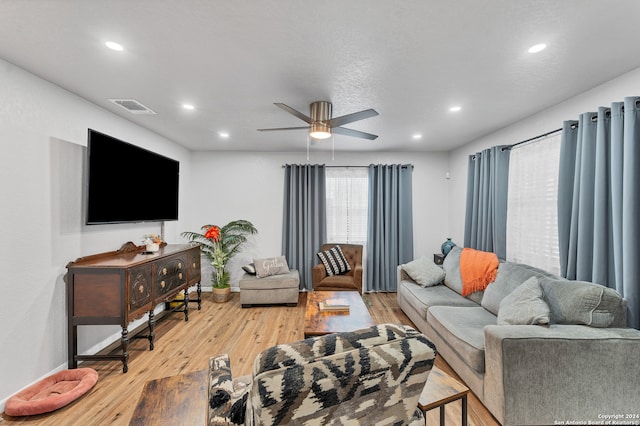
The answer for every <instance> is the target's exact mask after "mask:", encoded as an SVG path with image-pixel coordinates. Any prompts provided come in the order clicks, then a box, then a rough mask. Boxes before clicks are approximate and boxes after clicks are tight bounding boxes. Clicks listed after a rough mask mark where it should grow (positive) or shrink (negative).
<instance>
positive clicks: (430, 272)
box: [402, 256, 444, 287]
mask: <svg viewBox="0 0 640 426" xmlns="http://www.w3.org/2000/svg"><path fill="white" fill-rule="evenodd" d="M402 269H404V270H405V272H406V273H407V274H408V275H409V277H411V279H412V280H414V281H415V282H417V283H418V284H420V285H421V286H422V287H430V286H433V285H436V284H440V283H441V282H442V280H443V279H444V270H443V269H442V268H440V267H439V266H438V265H436V264H435V263H433V261H432V260H431V259H429V258H427V257H426V256H423V257H419V258H417V259H415V260H413V261H411V262H409V263H405V264H404V265H402Z"/></svg>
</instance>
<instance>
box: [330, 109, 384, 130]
mask: <svg viewBox="0 0 640 426" xmlns="http://www.w3.org/2000/svg"><path fill="white" fill-rule="evenodd" d="M376 115H378V112H377V111H376V110H375V109H372V108H369V109H365V110H363V111H359V112H354V113H352V114H347V115H341V116H340V117H335V118H332V119H331V120H327V121H325V123H326V124H327V125H329V127H338V126H342V125H345V124H349V123H353V122H354V121H358V120H364V119H365V118H369V117H375V116H376Z"/></svg>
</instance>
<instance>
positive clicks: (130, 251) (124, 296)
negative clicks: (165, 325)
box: [67, 243, 201, 373]
mask: <svg viewBox="0 0 640 426" xmlns="http://www.w3.org/2000/svg"><path fill="white" fill-rule="evenodd" d="M144 250H145V248H144V247H138V246H136V245H135V244H133V243H127V244H125V245H123V246H122V248H120V249H119V250H116V251H112V252H106V253H100V254H96V255H92V256H86V257H81V258H79V259H77V260H75V261H73V262H70V263H69V264H68V265H67V269H68V271H69V272H68V275H67V309H68V311H67V317H68V340H69V343H68V355H69V368H77V366H78V361H82V360H120V361H122V371H123V372H124V373H126V372H127V370H128V365H127V363H128V360H129V353H128V346H129V337H128V334H129V332H128V330H127V326H128V324H129V323H130V322H131V321H133V320H134V319H136V318H140V317H142V316H143V315H144V314H145V313H149V321H148V324H149V334H148V335H145V336H135V337H141V338H148V339H149V350H153V346H154V338H155V335H154V324H155V319H154V312H153V309H154V308H155V307H156V306H157V305H158V304H160V303H163V302H167V301H171V300H173V299H174V298H175V296H176V295H177V294H178V293H179V292H180V291H184V301H183V303H182V305H183V308H182V310H180V312H184V319H185V321H188V320H189V302H194V301H197V302H198V309H200V306H201V288H200V246H199V245H197V244H186V245H165V246H163V247H162V248H160V250H159V251H158V252H155V253H147V252H145V251H144ZM195 284H197V294H198V298H197V299H193V300H189V295H188V288H189V287H191V286H193V285H195ZM105 324H119V325H120V326H121V327H122V337H121V339H120V343H121V347H122V354H114V355H78V329H77V328H78V325H105Z"/></svg>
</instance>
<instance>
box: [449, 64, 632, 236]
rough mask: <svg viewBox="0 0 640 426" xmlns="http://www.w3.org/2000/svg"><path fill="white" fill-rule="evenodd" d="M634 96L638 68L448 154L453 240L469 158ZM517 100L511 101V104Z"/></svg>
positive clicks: (460, 231)
mask: <svg viewBox="0 0 640 426" xmlns="http://www.w3.org/2000/svg"><path fill="white" fill-rule="evenodd" d="M637 95H640V68H638V69H636V70H633V71H631V72H628V73H626V74H624V75H622V76H620V77H618V78H616V79H614V80H611V81H609V82H607V83H605V84H602V85H600V86H597V87H595V88H593V89H591V90H588V91H586V92H584V93H582V94H580V95H578V96H575V97H573V98H570V99H568V100H566V101H565V102H562V103H560V104H558V105H555V106H553V107H551V108H549V109H546V110H544V111H541V112H539V113H537V114H535V115H532V116H531V117H528V118H526V119H524V120H522V121H520V122H518V123H514V124H512V125H510V126H508V127H505V128H504V129H502V130H500V131H497V132H495V133H492V134H490V135H487V136H484V137H482V138H479V139H477V140H475V141H473V142H471V143H469V144H467V145H465V146H463V147H461V148H459V149H456V150H454V151H451V152H450V156H449V165H450V168H451V180H450V182H449V185H450V187H449V189H450V190H451V195H450V197H449V208H448V212H449V216H450V228H449V233H450V234H451V236H452V237H453V240H454V241H455V242H457V243H458V244H460V245H462V243H463V242H464V241H463V240H464V210H465V205H466V194H467V192H466V191H467V165H468V156H469V155H471V154H474V153H476V152H478V151H481V150H483V149H485V148H488V147H491V146H495V145H510V144H513V143H517V142H520V141H523V140H527V139H529V138H532V137H535V136H538V135H541V134H544V133H547V132H549V131H551V130H555V129H559V128H561V127H562V123H563V121H565V120H577V119H578V116H579V115H580V114H581V113H583V112H588V111H597V110H598V107H599V106H609V105H610V104H611V103H612V102H616V101H622V100H623V99H624V97H626V96H637ZM517 101H518V100H515V99H514V102H517ZM520 102H526V99H523V100H520Z"/></svg>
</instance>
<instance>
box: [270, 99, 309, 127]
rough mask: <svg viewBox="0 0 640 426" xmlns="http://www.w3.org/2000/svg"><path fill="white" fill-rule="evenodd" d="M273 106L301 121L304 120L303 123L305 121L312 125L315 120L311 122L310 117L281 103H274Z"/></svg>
mask: <svg viewBox="0 0 640 426" xmlns="http://www.w3.org/2000/svg"><path fill="white" fill-rule="evenodd" d="M273 104H274V105H275V106H277V107H278V108H282V109H283V110H285V111H287V112H288V113H289V114H292V115H295V116H296V117H298V118H299V119H300V120H302V121H304V122H306V123H309V124H311V123H312V122H313V120H311V118H310V117H307V116H306V115H304V114H303V113H301V112H300V111H298V110H295V109H293V108H291V107H290V106H289V105H285V104H283V103H279V102H274V103H273Z"/></svg>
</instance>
